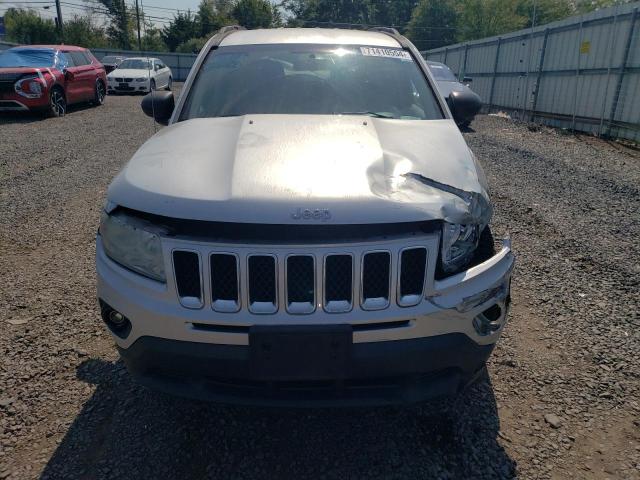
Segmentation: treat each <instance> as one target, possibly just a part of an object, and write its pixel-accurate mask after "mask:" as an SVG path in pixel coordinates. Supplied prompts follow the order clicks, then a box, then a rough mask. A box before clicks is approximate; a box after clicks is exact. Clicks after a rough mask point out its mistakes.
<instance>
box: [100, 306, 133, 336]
mask: <svg viewBox="0 0 640 480" xmlns="http://www.w3.org/2000/svg"><path fill="white" fill-rule="evenodd" d="M100 314H101V316H102V320H103V321H104V323H105V324H106V325H107V327H109V330H111V332H113V334H114V335H117V336H118V337H120V338H127V337H128V336H129V333H131V321H130V320H129V319H128V318H127V317H125V316H124V315H123V314H122V313H120V312H118V311H117V310H116V309H115V308H113V307H112V306H111V305H109V304H108V303H107V302H105V301H103V300H100Z"/></svg>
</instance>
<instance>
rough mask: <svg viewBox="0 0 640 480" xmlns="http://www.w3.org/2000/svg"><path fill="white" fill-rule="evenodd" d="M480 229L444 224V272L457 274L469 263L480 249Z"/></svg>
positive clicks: (442, 254)
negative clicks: (477, 249) (478, 248)
mask: <svg viewBox="0 0 640 480" xmlns="http://www.w3.org/2000/svg"><path fill="white" fill-rule="evenodd" d="M479 238H480V227H479V226H478V225H459V224H456V223H447V222H444V224H443V226H442V251H441V258H442V270H443V271H444V272H445V273H455V272H456V271H458V270H460V269H462V268H463V267H464V266H465V265H466V264H468V263H469V261H470V260H471V258H472V257H473V254H474V252H475V250H476V248H477V247H478V239H479Z"/></svg>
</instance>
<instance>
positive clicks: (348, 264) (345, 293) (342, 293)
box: [324, 255, 353, 313]
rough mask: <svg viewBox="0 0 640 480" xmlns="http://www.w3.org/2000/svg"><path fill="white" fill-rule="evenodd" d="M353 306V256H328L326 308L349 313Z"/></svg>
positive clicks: (325, 268)
mask: <svg viewBox="0 0 640 480" xmlns="http://www.w3.org/2000/svg"><path fill="white" fill-rule="evenodd" d="M352 306H353V256H352V255H328V256H327V258H326V259H325V264H324V308H325V310H326V311H327V312H334V313H335V312H348V311H349V310H351V307H352Z"/></svg>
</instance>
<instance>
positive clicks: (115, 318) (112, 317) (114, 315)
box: [109, 310, 127, 326]
mask: <svg viewBox="0 0 640 480" xmlns="http://www.w3.org/2000/svg"><path fill="white" fill-rule="evenodd" d="M126 320H127V318H126V317H125V316H124V315H122V314H121V313H120V312H116V311H115V310H111V312H109V321H110V322H111V323H113V324H114V325H115V326H122V324H124V322H125V321H126Z"/></svg>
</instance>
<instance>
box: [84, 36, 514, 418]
mask: <svg viewBox="0 0 640 480" xmlns="http://www.w3.org/2000/svg"><path fill="white" fill-rule="evenodd" d="M449 105H450V108H449V107H448V106H447V102H445V100H444V98H443V97H442V95H441V94H440V93H438V90H437V87H436V84H435V81H434V79H433V76H432V75H431V74H430V73H429V70H428V68H427V65H426V62H425V61H424V60H423V59H422V57H421V56H420V53H419V52H418V51H417V50H416V48H415V47H414V46H413V44H411V42H409V41H408V40H407V39H406V38H404V37H403V36H401V35H400V34H398V32H396V31H394V30H390V29H385V30H381V29H377V30H375V31H355V30H353V31H351V30H344V29H320V28H311V29H295V28H292V29H288V28H283V29H271V30H248V31H247V30H244V29H240V28H239V27H236V28H225V29H223V30H221V32H220V33H218V34H217V35H215V36H214V37H213V38H212V39H211V40H209V42H208V43H207V44H206V46H205V47H204V48H203V49H202V51H201V53H200V54H199V56H198V58H197V59H196V62H195V64H194V66H193V68H192V69H191V72H190V73H189V77H188V78H187V81H186V83H185V86H184V89H183V90H182V93H181V95H180V97H179V100H178V102H177V104H174V98H173V93H172V92H152V93H150V94H149V95H146V96H145V97H144V99H143V100H142V108H143V110H144V111H145V113H147V114H148V115H153V116H154V117H155V118H156V120H158V121H160V122H162V123H165V124H168V125H169V126H168V127H166V128H163V129H161V130H160V131H159V132H158V133H157V134H156V135H154V136H153V137H152V138H151V139H149V140H148V141H147V142H146V143H145V144H144V145H142V147H140V149H139V150H138V152H137V153H136V154H135V155H134V156H133V158H132V159H131V160H130V161H129V163H128V164H127V165H126V166H125V167H124V168H123V170H122V171H121V173H120V174H119V175H118V176H117V177H116V178H115V180H114V181H113V182H112V183H111V186H110V187H109V190H108V193H107V201H106V203H105V207H104V210H103V212H102V216H101V222H100V229H99V232H98V235H97V239H96V269H97V292H98V299H99V303H100V308H101V314H102V318H103V321H104V322H105V324H106V326H107V328H108V329H109V330H110V331H111V333H112V335H113V338H114V340H115V342H116V344H117V347H118V350H119V352H120V355H121V357H122V358H123V360H124V362H125V364H126V366H127V368H128V370H129V372H130V373H131V374H132V376H133V377H134V378H135V379H136V380H138V381H139V382H141V383H143V384H145V385H147V386H150V387H154V388H158V389H162V390H165V391H168V392H172V393H175V394H180V395H188V396H193V397H198V398H206V399H211V400H215V401H220V402H231V403H239V404H270V405H280V406H287V405H293V404H295V405H306V406H311V405H314V406H319V405H361V404H369V405H371V404H393V403H402V402H416V401H422V400H427V399H434V398H440V397H443V396H449V395H455V394H457V393H458V392H460V391H461V390H462V389H463V388H464V387H465V386H467V385H468V384H470V383H471V382H473V381H474V380H475V379H476V378H478V376H479V375H480V374H482V373H483V372H484V367H485V362H486V360H487V358H488V357H489V355H490V354H491V351H492V350H493V347H494V345H495V344H496V342H497V340H498V338H499V337H500V334H501V332H502V330H503V329H504V326H505V324H506V318H507V313H508V310H509V302H510V294H509V292H510V284H511V273H512V269H513V265H514V255H513V253H512V251H511V245H510V241H509V240H508V239H505V240H503V241H502V242H501V244H500V246H499V248H495V247H494V245H495V244H494V240H493V237H492V235H491V232H490V229H489V222H490V220H491V217H492V211H493V209H492V206H491V203H490V200H489V194H488V186H487V183H486V179H485V176H484V174H483V172H482V168H481V166H480V164H479V163H478V161H477V160H476V158H475V156H474V154H473V152H471V150H470V149H469V147H468V146H467V144H466V143H465V140H464V137H463V136H462V134H461V133H460V130H459V129H458V127H457V126H456V123H455V121H454V120H455V119H456V118H458V117H460V116H462V117H464V116H465V115H466V113H467V109H469V108H473V107H474V105H475V98H473V97H471V98H469V97H468V96H465V93H464V92H454V93H452V94H451V96H450V98H449Z"/></svg>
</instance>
